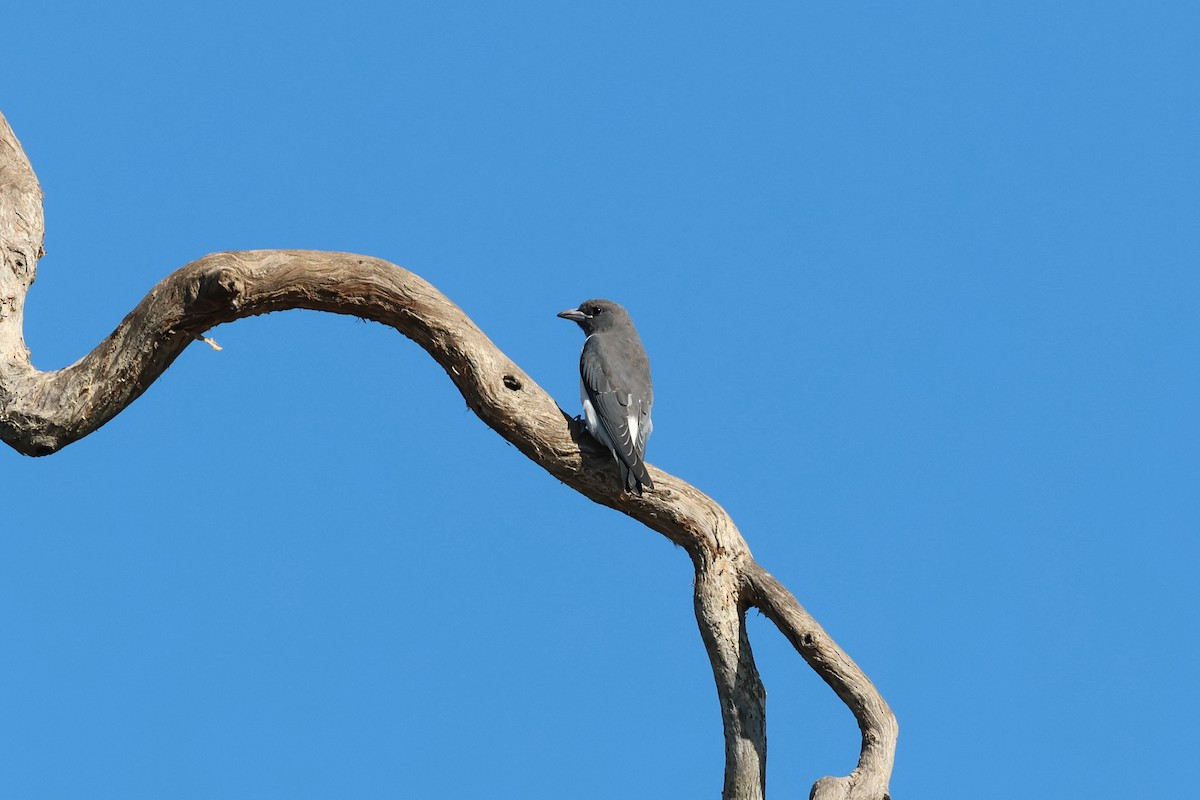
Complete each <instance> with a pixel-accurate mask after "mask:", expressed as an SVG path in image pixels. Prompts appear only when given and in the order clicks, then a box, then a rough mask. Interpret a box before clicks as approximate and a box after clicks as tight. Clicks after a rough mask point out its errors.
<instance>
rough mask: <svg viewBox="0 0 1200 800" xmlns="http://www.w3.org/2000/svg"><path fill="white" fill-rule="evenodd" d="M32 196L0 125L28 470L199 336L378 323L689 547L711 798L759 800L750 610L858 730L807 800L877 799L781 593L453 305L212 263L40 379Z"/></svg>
mask: <svg viewBox="0 0 1200 800" xmlns="http://www.w3.org/2000/svg"><path fill="white" fill-rule="evenodd" d="M41 197H42V195H41V187H40V186H39V184H38V181H37V178H36V176H35V175H34V172H33V169H32V167H31V166H30V164H29V161H28V159H27V158H26V156H25V153H24V151H23V150H22V148H21V145H20V143H19V142H18V141H17V139H16V137H15V135H14V134H13V132H12V129H11V128H10V127H9V125H8V122H7V120H6V119H4V117H3V116H2V115H0V439H2V440H3V441H4V442H5V443H6V444H8V445H9V446H11V447H12V448H14V449H15V450H17V451H18V452H21V453H24V454H25V455H30V456H45V455H50V454H52V453H56V452H58V451H59V450H61V449H62V448H63V447H65V446H67V445H68V444H70V443H71V442H74V441H77V440H79V439H81V438H83V437H84V436H87V435H88V434H89V433H91V432H92V431H94V430H96V429H97V428H99V427H100V426H101V425H103V424H104V423H106V422H108V421H109V420H110V419H112V418H113V417H114V416H116V415H117V414H119V413H120V412H121V411H123V410H124V409H125V408H126V407H127V406H128V405H129V404H130V403H132V402H133V401H134V400H136V399H137V398H138V397H139V396H140V395H141V394H142V392H144V391H145V390H146V388H147V387H148V386H149V385H150V384H151V383H153V382H154V380H155V379H156V378H158V376H159V375H161V374H162V373H163V372H164V371H165V370H166V369H167V367H169V366H170V365H171V363H172V362H173V361H174V360H175V358H176V357H178V356H179V354H180V353H182V352H183V350H184V349H185V348H186V347H188V346H189V345H190V344H192V343H193V342H195V341H197V340H198V339H201V338H203V334H204V333H205V332H206V331H207V330H209V329H210V328H212V327H213V326H215V325H219V324H221V323H223V322H231V321H233V320H235V319H240V318H243V317H249V316H255V315H258V314H266V313H269V312H272V311H281V310H284V309H291V308H306V309H313V310H317V311H328V312H332V313H336V314H349V315H353V316H356V317H361V318H364V319H370V320H374V321H376V322H381V323H383V324H385V325H388V326H390V327H393V328H395V329H396V330H397V331H399V332H400V333H402V334H404V335H405V336H407V337H408V338H410V339H412V340H413V341H414V342H416V343H417V344H418V345H420V346H421V347H422V348H423V349H424V350H425V351H426V352H427V353H428V354H429V355H430V356H431V357H432V358H433V359H434V360H435V361H437V363H438V364H440V365H441V366H442V368H443V369H444V370H445V371H446V374H447V375H448V376H449V377H450V380H451V381H453V382H454V384H455V386H457V387H458V390H459V391H460V392H461V393H462V396H463V398H464V399H465V400H466V402H467V405H468V406H469V407H470V408H471V410H472V411H474V412H475V413H476V414H477V415H478V416H479V418H480V419H482V420H483V421H484V422H485V423H486V424H487V425H488V426H490V427H491V428H492V429H493V430H495V431H496V432H497V433H498V434H500V435H501V436H503V437H504V438H505V439H507V440H508V441H509V442H511V443H512V444H513V445H515V446H516V447H517V449H518V450H520V451H521V452H522V453H524V454H525V455H526V456H527V457H528V458H530V459H531V460H533V461H534V462H535V463H537V464H538V465H539V466H541V467H542V468H543V469H545V470H546V471H547V472H549V473H550V474H551V475H553V476H554V477H556V478H558V479H559V480H560V481H562V482H563V483H565V484H567V485H568V486H570V487H572V488H573V489H575V490H576V491H578V492H579V493H580V494H582V495H584V496H585V497H587V498H589V499H590V500H593V501H595V502H597V503H601V504H603V505H606V506H609V507H611V508H614V509H616V510H618V511H620V512H622V513H624V514H627V515H629V516H631V517H633V518H634V519H637V520H639V521H641V522H642V523H644V524H645V525H646V526H647V527H649V528H650V529H652V530H655V531H657V532H659V533H661V534H662V535H664V536H666V537H667V538H668V539H670V540H671V541H672V542H674V543H676V544H678V545H680V546H681V547H683V548H684V550H686V551H687V553H688V555H689V556H690V557H691V559H692V563H693V566H694V567H695V570H696V581H695V607H696V619H697V622H698V623H699V626H700V633H701V635H702V637H703V639H704V644H705V648H706V650H707V652H708V656H709V659H710V661H711V662H712V668H713V676H714V678H715V680H716V685H717V695H718V698H719V700H720V707H721V719H722V722H723V724H724V729H725V786H724V792H723V797H724V798H726V799H727V800H733V799H734V798H737V799H738V800H743V799H745V800H750V799H751V798H755V799H757V798H762V797H763V796H764V791H765V785H766V764H767V740H766V691H765V689H764V688H763V684H762V680H761V678H760V677H759V674H758V670H757V668H756V667H755V664H754V656H753V654H752V652H751V649H750V640H749V636H748V634H747V631H746V611H747V609H749V608H754V607H756V608H758V609H760V610H761V611H762V612H763V614H764V615H766V616H767V617H768V618H769V619H770V620H771V621H772V622H774V623H775V625H776V626H777V627H778V628H779V630H780V631H781V632H782V633H783V635H784V636H785V637H786V638H787V639H788V641H790V642H791V643H792V645H793V646H794V647H795V648H796V651H797V652H798V653H799V654H800V655H801V656H802V657H803V658H804V659H805V660H806V661H807V662H808V664H809V666H811V667H812V669H813V670H814V671H816V672H817V674H818V675H820V676H821V678H822V679H823V680H824V681H825V682H826V683H827V684H829V686H830V687H831V688H832V689H833V690H834V692H836V693H837V695H838V697H840V698H841V699H842V701H843V702H845V703H846V704H847V706H849V708H850V710H851V711H852V712H853V713H854V715H855V717H856V718H857V720H858V724H859V728H860V730H861V732H862V749H861V753H860V757H859V761H858V765H857V767H856V768H855V769H854V771H853V772H851V773H850V775H848V776H843V777H836V778H834V777H827V778H822V779H820V780H819V781H817V782H816V784H815V785H814V786H813V790H812V795H811V796H812V797H813V798H818V800H834V799H837V800H840V799H841V798H848V799H849V798H853V799H855V800H857V799H859V798H862V799H863V800H880V798H886V797H887V796H888V794H887V787H888V780H889V778H890V776H891V770H892V763H893V759H894V756H895V747H896V738H897V733H898V728H897V725H896V720H895V717H894V716H893V714H892V712H891V710H890V709H889V708H888V706H887V703H885V702H884V700H883V698H882V697H881V696H880V694H879V692H878V691H877V690H876V688H875V686H874V685H873V684H872V683H871V681H870V680H869V679H868V678H867V677H866V675H865V674H864V673H863V672H862V671H861V670H860V669H859V668H858V667H857V665H855V664H854V662H853V661H851V660H850V658H849V656H847V655H846V654H845V653H844V652H843V651H842V650H841V649H840V648H839V647H838V646H837V645H836V644H835V643H834V642H833V640H832V639H831V638H830V637H829V635H828V634H827V633H825V631H824V630H822V628H821V627H820V625H818V624H817V622H816V621H815V620H814V619H813V618H812V617H811V616H809V614H808V613H807V612H806V611H805V610H804V608H803V607H801V605H800V604H799V603H798V602H797V601H796V599H795V597H793V596H792V595H791V593H789V592H788V591H787V589H785V588H784V587H783V586H782V584H780V583H779V582H778V581H777V580H775V579H774V578H773V577H771V575H770V574H768V573H767V572H766V570H764V569H763V568H762V567H761V566H759V565H758V563H757V562H756V561H755V560H754V558H753V556H752V555H751V553H750V548H749V546H748V545H747V544H746V541H745V539H743V538H742V535H741V533H739V532H738V529H737V527H736V526H735V525H734V524H733V521H732V520H731V519H730V518H729V515H728V514H726V513H725V510H724V509H722V508H721V507H720V506H719V505H717V503H716V502H714V501H713V500H712V499H711V498H709V497H708V496H707V495H705V494H704V493H702V492H700V491H699V490H697V489H696V488H694V487H693V486H691V485H689V484H687V483H685V482H684V481H681V480H679V479H678V478H676V477H674V476H672V475H669V474H667V473H665V472H663V471H662V470H659V469H656V468H653V467H651V468H650V469H651V473H652V477H653V480H654V485H655V487H656V488H655V489H654V490H652V491H647V492H646V493H645V495H644V496H643V497H637V496H634V495H631V494H627V493H625V492H622V491H621V487H620V485H619V481H618V480H617V479H616V477H615V476H616V471H615V470H613V469H612V468H611V467H612V463H611V457H610V456H609V454H608V453H607V451H605V450H604V449H603V448H602V447H601V446H600V445H598V444H597V443H596V442H595V441H594V440H593V439H592V438H591V437H590V436H589V435H588V434H587V433H586V432H585V431H584V430H583V429H582V428H581V427H580V426H579V425H578V424H577V423H576V422H575V421H574V420H573V419H572V418H571V416H570V415H568V414H566V413H565V412H563V411H562V409H560V408H559V407H558V406H557V405H556V404H555V402H554V400H553V399H552V398H551V397H550V396H549V395H548V394H546V392H545V391H543V390H542V389H541V387H539V386H538V385H537V384H536V383H535V382H534V381H533V380H532V379H531V378H530V377H529V376H528V375H526V374H525V373H524V372H523V371H522V370H521V369H520V368H519V367H518V366H517V365H516V364H514V363H513V362H512V361H511V360H509V359H508V358H507V357H506V356H505V355H504V354H503V353H502V352H501V351H500V350H499V349H498V348H497V347H496V346H495V345H494V344H492V342H491V341H490V340H489V339H488V338H487V336H485V335H484V333H483V332H482V331H481V330H480V329H479V328H478V327H477V326H476V325H475V324H474V323H473V322H472V321H471V320H470V319H469V318H468V317H467V316H466V314H464V313H463V312H462V310H461V309H459V308H458V307H457V306H455V305H454V304H453V303H451V302H450V301H449V300H448V299H446V298H445V297H444V296H443V295H442V294H441V293H440V292H438V291H437V289H435V288H434V287H433V286H431V285H430V284H429V283H427V282H426V281H424V280H422V279H421V278H420V277H418V276H416V275H414V274H412V273H410V272H408V271H406V270H404V269H402V268H400V267H397V266H396V265H394V264H390V263H388V262H386V261H383V260H380V259H377V258H370V257H366V256H359V255H353V254H349V253H330V252H317V251H303V250H263V251H252V252H240V253H214V254H212V255H208V256H205V257H204V258H201V259H199V260H197V261H193V262H192V263H190V264H188V265H186V266H184V267H183V268H181V269H179V270H177V271H175V272H174V273H172V274H170V275H168V276H167V277H166V278H165V279H163V280H162V281H161V282H160V283H159V284H158V285H157V286H155V287H154V288H153V289H151V290H150V293H149V294H147V295H146V297H145V298H144V299H143V300H142V301H141V302H140V303H139V304H138V305H137V307H136V308H134V309H133V311H132V312H130V313H129V315H128V316H126V317H125V319H124V320H122V321H121V323H120V324H119V325H118V326H117V327H116V329H115V330H114V331H113V332H112V333H111V334H109V335H108V337H106V338H105V339H104V340H103V341H102V342H100V344H98V345H97V346H96V348H95V349H94V350H92V352H91V353H89V354H88V355H87V356H85V357H84V358H82V359H80V360H79V361H78V362H76V363H75V364H72V365H71V366H69V367H65V368H64V369H60V370H56V371H53V372H41V371H39V370H37V369H35V368H34V367H33V366H32V364H31V362H30V355H29V350H28V349H27V348H26V346H25V342H24V333H23V314H24V303H25V296H26V293H27V292H28V290H29V287H30V286H31V285H32V283H33V280H34V277H35V276H36V269H37V261H38V259H39V258H40V257H41V256H42V235H43V221H42V203H41Z"/></svg>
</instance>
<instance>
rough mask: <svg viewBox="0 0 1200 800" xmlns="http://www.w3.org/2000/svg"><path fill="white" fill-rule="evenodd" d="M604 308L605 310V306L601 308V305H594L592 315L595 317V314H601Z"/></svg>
mask: <svg viewBox="0 0 1200 800" xmlns="http://www.w3.org/2000/svg"><path fill="white" fill-rule="evenodd" d="M603 310H604V309H603V308H601V307H600V306H592V316H593V317H595V316H599V314H600V312H601V311H603Z"/></svg>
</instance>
